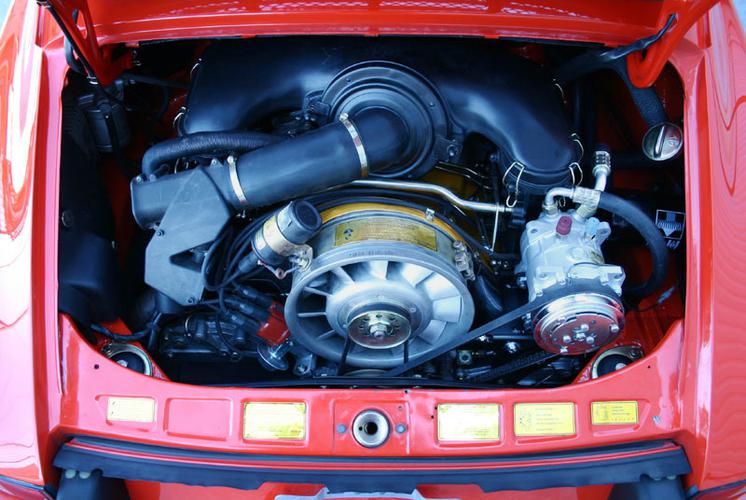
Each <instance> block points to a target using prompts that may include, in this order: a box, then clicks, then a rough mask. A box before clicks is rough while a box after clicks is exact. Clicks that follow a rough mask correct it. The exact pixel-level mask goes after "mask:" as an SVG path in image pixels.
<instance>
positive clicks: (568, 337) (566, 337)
mask: <svg viewBox="0 0 746 500" xmlns="http://www.w3.org/2000/svg"><path fill="white" fill-rule="evenodd" d="M562 342H564V343H565V344H569V343H570V342H572V337H570V336H569V335H565V336H563V337H562Z"/></svg>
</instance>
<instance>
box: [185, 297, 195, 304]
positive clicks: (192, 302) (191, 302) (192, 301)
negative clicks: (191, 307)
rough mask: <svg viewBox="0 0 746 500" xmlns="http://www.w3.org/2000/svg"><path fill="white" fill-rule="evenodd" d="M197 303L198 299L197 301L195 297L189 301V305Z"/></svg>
mask: <svg viewBox="0 0 746 500" xmlns="http://www.w3.org/2000/svg"><path fill="white" fill-rule="evenodd" d="M196 302H197V299H195V298H194V297H189V298H188V299H187V304H194V303H196Z"/></svg>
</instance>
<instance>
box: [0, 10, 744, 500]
mask: <svg viewBox="0 0 746 500" xmlns="http://www.w3.org/2000/svg"><path fill="white" fill-rule="evenodd" d="M49 3H50V4H52V6H53V7H55V8H56V9H57V13H58V14H59V13H62V15H63V17H64V16H65V15H68V16H69V15H70V13H71V12H72V10H73V9H74V8H77V9H79V11H80V14H81V15H82V17H83V19H84V20H82V21H79V24H80V25H84V26H87V29H84V30H83V32H80V31H78V32H76V33H75V34H74V37H75V36H77V37H80V40H79V42H80V44H82V45H83V46H84V47H86V48H85V54H86V55H87V56H89V57H88V59H89V60H88V62H89V63H90V64H91V65H92V66H93V67H94V69H96V70H97V71H96V72H97V75H98V76H99V78H100V80H101V83H107V82H108V81H111V79H112V78H113V77H115V76H116V74H117V72H118V71H119V70H120V69H121V67H124V66H126V65H127V64H128V61H127V60H126V57H125V58H124V59H120V60H118V61H117V63H116V64H114V63H111V62H107V61H108V60H109V59H110V55H108V54H107V53H106V48H107V47H108V46H111V44H114V43H126V44H129V46H132V47H134V46H135V45H136V43H137V42H139V41H142V40H146V39H179V38H197V37H205V36H209V37H221V36H240V37H251V36H256V35H286V34H301V33H302V34H356V35H362V36H377V35H394V34H407V35H459V36H479V37H491V38H500V37H508V36H521V37H526V38H536V39H556V40H572V41H579V42H594V43H602V44H604V45H607V46H618V45H621V44H626V43H630V42H632V41H634V40H636V39H639V38H642V37H645V36H649V35H651V34H653V33H655V32H656V31H657V30H658V29H660V27H661V26H662V25H663V23H664V22H665V20H666V19H667V17H668V15H669V14H671V13H678V19H677V23H676V25H675V26H674V28H673V30H672V31H671V32H670V33H669V34H668V35H667V36H666V37H665V38H664V39H663V40H661V41H660V42H659V43H658V44H656V45H655V46H654V47H653V48H651V49H650V50H649V51H648V52H647V54H646V55H645V57H644V58H642V57H638V56H635V57H630V59H629V61H628V68H629V70H630V75H631V78H632V80H633V81H634V83H635V84H637V85H641V86H645V85H649V84H650V83H652V81H653V80H654V79H655V78H656V77H657V75H658V74H659V72H660V69H661V68H662V66H663V65H664V64H665V63H666V62H667V61H669V62H671V63H672V64H673V66H674V67H675V69H676V71H677V72H678V74H679V76H680V78H681V81H682V83H683V87H684V92H685V102H684V125H685V156H686V214H687V221H686V224H687V226H688V229H689V230H688V231H687V240H686V245H687V249H688V253H687V255H688V262H687V275H688V290H687V299H686V300H687V304H686V315H685V318H684V319H683V320H682V321H678V322H676V323H675V324H674V325H673V326H672V327H671V328H669V329H668V331H667V332H666V333H665V338H664V340H663V341H662V342H661V343H660V344H659V345H658V346H657V348H656V349H655V350H654V351H653V352H652V353H651V354H649V355H648V356H647V357H646V358H645V359H644V360H642V361H641V362H638V363H635V364H633V365H632V366H630V367H629V368H627V369H625V370H624V371H623V373H622V372H620V373H615V374H612V375H610V376H607V377H604V378H603V379H599V380H593V381H587V382H584V383H578V384H572V385H569V386H565V387H561V388H557V389H542V390H504V389H495V390H483V391H449V390H431V389H411V390H390V389H389V390H370V389H361V390H355V391H349V390H337V389H326V390H317V389H282V390H276V389H242V388H217V387H196V386H189V385H182V384H175V383H172V382H169V381H167V380H161V379H158V378H148V377H142V376H138V377H135V378H133V376H132V374H131V373H130V372H128V371H127V370H125V369H124V368H122V367H119V366H117V365H115V364H113V363H103V362H101V359H102V358H101V355H100V354H99V353H98V352H96V351H95V350H93V348H92V347H91V346H90V345H88V344H87V343H86V342H85V341H83V339H82V338H81V337H80V336H79V335H78V334H77V333H76V331H75V326H74V325H73V324H72V323H71V321H70V320H69V319H68V318H67V317H65V316H60V315H59V314H58V312H57V311H58V310H57V304H56V301H57V277H56V276H57V274H56V273H57V248H56V245H57V238H58V236H57V232H58V220H59V213H58V185H59V179H58V175H59V159H60V135H61V112H62V106H61V100H60V95H61V91H62V88H63V86H64V84H65V77H66V72H67V65H66V60H65V54H64V48H63V35H62V32H61V30H60V28H59V25H58V24H57V23H56V22H55V19H53V17H52V15H50V11H49V10H47V9H45V8H43V7H41V6H38V5H36V4H35V3H32V2H22V1H17V2H15V3H14V4H13V6H12V9H11V11H10V14H9V17H8V19H7V21H6V23H5V26H4V28H3V31H2V38H0V353H1V354H0V359H1V360H2V363H0V493H4V494H8V495H11V496H13V495H19V496H21V497H26V496H28V497H34V496H36V497H42V496H44V495H48V494H49V493H48V491H50V490H44V489H43V488H44V487H48V486H50V485H54V484H56V483H57V482H58V480H59V471H58V470H57V469H56V468H55V467H54V466H53V459H54V457H55V456H56V455H57V454H58V452H59V450H60V447H61V446H63V444H64V446H65V447H66V449H67V450H72V451H73V452H77V453H90V454H96V453H101V454H108V455H118V456H120V457H122V456H125V457H129V458H136V459H140V460H142V461H143V463H148V461H152V460H167V461H176V462H179V463H181V464H182V465H188V466H190V467H193V468H197V469H199V468H210V467H216V468H227V469H230V468H241V469H242V470H245V469H252V468H253V469H256V470H262V469H263V468H264V467H265V466H266V463H265V462H263V461H262V460H259V459H255V458H252V457H258V456H262V457H267V456H274V457H275V458H276V459H275V460H274V461H273V463H272V469H273V471H272V473H271V474H270V473H269V472H268V473H267V474H268V475H267V478H268V481H269V482H267V483H265V484H263V485H262V486H261V487H260V489H258V490H255V491H249V492H245V491H244V492H241V491H239V490H234V489H223V488H218V487H215V488H214V489H211V490H204V489H202V488H200V487H197V486H186V485H179V484H167V483H165V482H163V483H160V482H158V481H139V482H134V481H133V482H130V484H129V490H130V494H131V495H132V496H133V497H136V498H157V497H160V498H166V497H171V496H176V495H179V496H181V497H184V496H193V497H201V496H203V495H207V494H211V493H213V492H214V493H216V494H221V495H224V496H230V495H236V497H238V496H239V495H245V496H246V497H248V498H274V495H277V494H280V493H292V494H296V495H314V494H316V492H318V491H319V489H320V487H321V485H323V484H324V482H325V481H324V480H319V481H317V482H316V483H313V481H310V480H309V481H307V482H304V483H305V484H283V483H284V481H282V479H281V477H282V476H281V473H285V474H287V475H288V477H289V476H291V475H302V474H305V473H306V472H307V471H315V472H316V473H317V477H319V478H320V479H321V478H323V477H327V476H326V475H325V474H329V473H332V474H339V475H344V474H348V473H350V472H351V471H352V472H355V471H360V470H362V471H368V472H371V471H378V472H385V471H387V470H390V469H391V468H392V467H396V468H400V469H401V470H402V471H404V472H407V473H409V474H411V475H412V476H417V475H418V474H424V471H427V473H428V474H430V475H427V474H425V475H423V476H422V477H423V478H427V479H422V481H424V482H423V483H422V484H420V485H419V486H418V490H419V492H420V493H421V494H422V495H424V496H426V497H433V498H452V497H463V498H498V497H500V495H503V494H504V493H493V494H486V493H483V492H482V491H481V490H480V489H479V487H478V486H476V485H463V484H458V485H456V484H452V485H448V484H445V485H443V484H439V483H438V481H437V479H438V478H437V476H435V477H434V476H433V474H434V473H438V471H440V473H442V474H443V477H446V476H447V475H448V474H449V473H452V472H453V471H466V472H469V471H471V472H474V471H477V472H478V471H479V470H485V471H492V470H495V469H500V468H506V467H508V464H507V462H505V461H504V460H503V458H505V457H513V460H514V461H513V462H511V463H510V466H511V467H515V466H520V467H526V468H528V467H531V468H534V469H532V470H539V469H542V468H546V469H551V468H557V467H563V466H572V465H573V464H575V465H578V464H591V463H592V462H594V461H596V462H599V461H603V460H611V461H614V460H623V459H624V460H626V459H631V460H637V459H644V457H645V456H648V455H649V456H653V455H655V456H658V455H661V454H663V455H665V454H666V453H679V452H680V451H681V450H683V451H684V452H685V454H686V457H687V459H688V462H689V464H690V466H691V472H690V473H689V474H688V475H687V476H686V479H685V488H686V489H687V491H689V492H690V493H692V494H693V493H697V492H700V493H704V494H707V495H710V496H711V497H713V498H715V497H736V496H738V495H739V494H741V492H742V491H744V490H746V486H743V485H746V433H744V432H743V428H744V424H745V423H746V370H744V361H743V358H744V356H743V334H744V323H745V321H744V320H746V298H745V297H746V266H744V265H743V260H744V258H745V257H746V216H744V213H746V185H744V174H745V173H746V37H744V33H743V30H742V28H741V25H740V23H739V20H738V18H737V16H736V13H735V10H734V7H733V5H732V4H730V3H729V2H722V3H716V4H715V5H712V3H713V2H707V1H698V0H692V1H684V0H663V1H660V2H648V1H638V2H632V3H631V4H628V3H624V4H621V3H616V2H587V3H583V2H552V1H549V0H540V1H534V2H522V1H514V2H496V1H488V0H484V1H480V2H473V3H468V2H462V3H458V2H455V3H454V2H440V1H434V2H422V3H419V2H415V3H412V4H411V5H410V4H409V3H407V2H401V3H397V2H391V4H390V5H387V3H386V2H325V1H322V2H307V3H304V2H297V3H295V2H261V1H246V2H199V1H194V0H179V1H168V2H152V3H149V2H111V1H105V0H96V1H89V2H84V1H82V0H76V1H70V2H60V1H51V2H49ZM64 21H65V19H63V22H64ZM67 22H68V24H70V19H67ZM81 33H87V35H86V36H82V35H81ZM122 202H123V204H124V205H123V206H125V207H126V204H127V200H126V199H123V200H122ZM634 321H638V322H639V323H640V324H641V325H645V326H644V328H652V329H654V328H659V327H658V326H657V325H655V324H653V323H654V317H652V316H647V317H646V315H645V313H640V314H639V317H636V318H635V319H634ZM91 374H93V375H94V376H91ZM610 395H611V398H612V399H614V400H622V401H627V400H629V401H637V402H638V405H639V416H640V418H639V422H638V423H637V424H635V425H611V426H594V425H592V423H591V419H590V411H591V410H590V408H591V403H592V402H594V401H605V400H609V399H610ZM110 396H126V397H142V398H151V399H153V400H155V408H156V416H155V419H154V420H153V421H152V422H144V423H143V422H141V423H138V422H112V421H108V420H107V418H106V401H107V399H108V398H109V397H110ZM249 401H251V402H273V401H278V402H286V401H293V402H296V401H297V402H305V404H306V408H307V428H308V432H307V433H306V437H305V439H303V440H299V441H292V442H277V441H247V440H246V439H244V438H243V434H242V432H241V428H242V408H243V405H244V404H245V403H246V402H249ZM454 402H456V403H457V402H475V403H480V402H490V403H498V404H500V405H501V407H500V418H501V424H502V425H501V432H500V434H501V435H500V440H499V441H497V442H493V443H486V444H484V443H483V444H475V443H467V442H464V443H441V442H439V441H438V439H437V426H436V419H435V408H436V407H437V405H438V404H440V403H454ZM558 402H568V403H574V405H575V406H574V411H575V416H576V429H575V433H574V434H572V435H567V436H561V437H557V436H553V437H532V438H524V437H516V436H515V433H514V430H513V429H514V422H513V406H514V404H516V403H558ZM367 407H376V408H379V409H382V410H383V411H385V412H386V413H387V414H388V415H390V416H391V418H392V419H393V420H394V421H395V422H396V423H402V424H404V425H405V426H406V429H407V432H403V433H397V434H394V435H392V439H390V440H389V442H387V443H386V445H384V446H382V447H380V448H376V449H374V450H362V449H361V448H360V447H359V446H357V445H356V444H355V443H354V441H353V440H352V439H351V437H350V436H349V435H345V434H338V433H335V432H334V429H335V425H336V424H338V423H346V422H349V421H350V420H351V419H352V418H353V417H354V416H355V415H356V414H357V413H358V412H359V411H360V410H363V409H365V408H367ZM71 436H86V437H92V438H105V439H104V440H99V441H96V440H95V439H94V440H91V439H84V438H74V439H72V440H69V438H70V437H71ZM106 439H114V440H117V441H119V442H130V443H136V444H143V445H147V447H145V448H123V449H113V448H110V447H108V445H106V443H108V441H106ZM641 442H643V443H649V444H650V446H648V447H643V448H634V447H633V448H620V447H619V446H620V445H624V444H626V443H641ZM102 443H103V444H102ZM153 446H162V447H168V448H171V449H183V450H191V451H195V452H199V453H197V454H194V455H188V454H187V455H183V456H179V457H177V458H174V457H173V456H168V453H167V452H165V451H163V448H156V447H153ZM605 447H610V448H608V451H605V452H602V453H600V454H596V455H594V456H589V455H584V454H579V455H567V456H565V458H561V457H560V458H557V456H556V455H551V453H555V452H560V451H563V452H568V451H573V450H584V449H589V448H599V449H602V450H603V449H605ZM158 450H161V452H160V453H161V455H160V456H159V455H158ZM319 457H337V459H336V460H335V461H333V462H330V461H321V462H319V461H318V460H317V459H318V458H319ZM397 457H398V458H406V459H407V460H406V461H402V462H395V461H393V460H392V458H397ZM437 457H442V458H444V459H445V461H443V462H439V461H434V462H433V461H431V460H432V459H434V458H437ZM465 457H469V460H467V459H466V458H465ZM474 457H482V460H480V461H478V462H475V461H474V460H473V458H474ZM516 457H518V458H516ZM521 457H523V458H521ZM361 458H364V460H362V461H361V460H360V459H361ZM516 460H517V462H516ZM395 464H398V465H395ZM433 464H435V465H433ZM439 464H441V465H439ZM278 474H280V475H278ZM525 477H526V481H527V482H530V481H531V479H530V478H531V476H530V475H527V476H525ZM278 478H280V479H278ZM288 482H292V483H297V482H298V481H288ZM446 482H449V481H446ZM461 482H462V483H463V482H464V481H461ZM309 483H310V484H309ZM739 488H740V489H739ZM609 491H610V487H608V486H587V487H582V488H577V489H576V488H573V487H570V486H568V487H567V488H558V489H552V490H549V493H547V491H542V492H538V493H536V495H537V496H538V495H546V494H552V495H557V496H565V495H566V496H568V497H575V496H577V497H585V498H594V497H603V496H605V495H606V494H608V492H609ZM510 495H511V496H514V494H510ZM525 495H527V496H529V495H530V493H525Z"/></svg>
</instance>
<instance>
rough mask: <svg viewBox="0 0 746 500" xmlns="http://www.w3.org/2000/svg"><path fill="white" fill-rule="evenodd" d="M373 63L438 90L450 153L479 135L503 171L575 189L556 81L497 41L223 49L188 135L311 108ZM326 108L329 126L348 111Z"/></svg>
mask: <svg viewBox="0 0 746 500" xmlns="http://www.w3.org/2000/svg"><path fill="white" fill-rule="evenodd" d="M374 62H376V64H375V66H377V67H381V66H385V65H403V66H405V67H406V68H409V69H410V70H411V72H414V73H415V74H419V75H420V76H421V77H422V78H423V79H425V81H427V82H429V83H430V85H431V86H432V92H433V93H434V95H436V96H438V97H439V98H440V100H441V101H442V103H443V106H444V108H445V112H446V113H447V115H448V118H449V128H448V130H446V131H445V132H439V133H440V134H441V135H442V134H446V135H450V137H440V138H439V139H441V140H443V141H445V142H446V144H448V141H449V140H450V139H454V138H455V139H458V140H463V138H464V137H465V136H467V135H469V134H480V135H483V136H485V137H486V138H488V139H489V140H490V141H492V142H493V143H495V144H496V145H497V146H499V148H500V150H501V152H502V155H501V157H502V158H503V162H502V163H503V165H502V166H503V168H506V167H507V165H509V164H510V163H512V162H513V161H517V162H520V163H521V164H522V165H524V166H525V172H524V175H525V176H526V177H525V178H526V179H529V177H536V180H537V181H539V180H541V179H542V178H544V177H546V178H547V179H548V181H547V183H546V184H547V186H549V185H552V186H553V185H559V184H563V183H566V182H568V181H569V179H570V173H569V170H568V165H570V164H571V163H572V162H573V161H576V160H577V159H578V158H577V154H578V151H577V149H576V146H575V145H574V143H573V141H572V139H571V137H570V136H571V131H570V128H569V125H568V121H567V119H566V116H565V114H564V110H563V108H562V102H561V99H560V96H559V93H558V91H557V89H556V87H555V86H554V84H553V83H552V80H551V79H550V78H549V76H548V75H547V74H546V73H545V72H544V71H543V69H542V68H541V67H539V66H538V65H536V64H534V63H532V62H530V61H528V60H525V59H522V58H519V57H516V56H512V55H508V54H505V53H502V52H501V51H500V49H499V46H498V45H496V44H495V42H494V41H488V40H476V39H452V38H451V39H445V38H440V39H438V38H404V37H397V38H384V37H381V38H362V37H359V38H356V37H333V38H332V37H286V38H271V39H269V38H266V39H253V40H240V41H237V40H231V41H224V42H219V43H215V44H213V45H211V46H210V47H209V48H208V49H207V50H206V51H205V53H204V54H203V56H202V58H201V62H200V64H199V66H198V70H197V71H196V72H195V76H194V79H193V83H192V86H191V89H190V91H189V96H188V100H187V113H186V115H185V117H184V119H183V121H182V123H181V129H182V130H181V131H182V132H183V133H194V132H202V131H219V130H239V129H246V128H250V127H253V126H258V125H260V124H261V123H262V122H263V121H264V120H266V119H268V118H270V117H271V116H273V115H276V114H277V113H279V112H284V111H292V110H297V109H299V108H300V107H301V105H302V104H303V103H304V101H305V103H306V105H307V106H310V104H312V102H311V103H310V104H309V101H313V100H314V99H318V98H319V96H320V95H321V93H322V92H323V91H324V90H325V89H327V87H329V86H330V84H332V83H333V82H335V77H336V76H337V75H338V74H340V73H341V72H343V71H345V70H346V69H347V68H350V67H351V66H354V65H361V64H363V63H368V64H370V65H373V63H374ZM358 67H360V66H358ZM411 72H409V73H411ZM405 74H408V72H397V71H391V72H390V78H389V79H388V80H387V79H386V77H385V76H383V75H379V76H378V77H377V79H378V82H379V83H378V84H377V85H378V87H377V88H379V89H381V88H385V87H386V86H390V87H396V86H397V81H398V80H399V79H401V78H403V76H402V75H405ZM336 94H338V92H335V95H336ZM339 98H340V97H339V96H338V95H337V96H336V97H335V99H337V100H339ZM320 104H321V105H320V106H318V108H319V109H315V111H320V112H321V113H322V114H323V113H324V112H327V113H328V114H329V116H327V119H328V120H329V121H332V120H336V119H338V116H337V114H338V113H341V112H343V111H344V109H342V108H343V107H337V108H338V109H332V107H334V103H324V102H321V103H320ZM432 104H433V106H435V107H439V106H440V105H441V103H440V102H433V103H432ZM325 105H327V106H325ZM325 108H327V109H325ZM436 118H437V117H436ZM436 121H437V120H436ZM543 188H544V187H543V186H541V187H540V190H541V189H543Z"/></svg>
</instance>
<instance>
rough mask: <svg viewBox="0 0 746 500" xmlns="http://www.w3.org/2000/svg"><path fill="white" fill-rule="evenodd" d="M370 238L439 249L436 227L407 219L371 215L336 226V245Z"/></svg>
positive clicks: (434, 249)
mask: <svg viewBox="0 0 746 500" xmlns="http://www.w3.org/2000/svg"><path fill="white" fill-rule="evenodd" d="M368 240H384V241H400V242H402V243H412V244H415V245H419V246H421V247H425V248H428V249H430V250H433V251H437V250H438V243H437V239H436V233H435V229H433V228H431V227H428V226H426V225H425V224H422V223H419V222H415V221H410V220H406V219H395V218H393V217H370V218H366V219H359V220H351V221H347V222H341V223H340V224H338V225H337V227H336V228H335V234H334V246H335V247H339V246H342V245H345V244H347V243H355V242H357V241H368Z"/></svg>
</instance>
